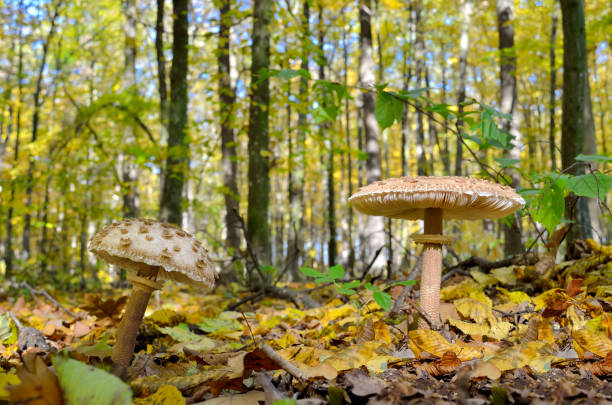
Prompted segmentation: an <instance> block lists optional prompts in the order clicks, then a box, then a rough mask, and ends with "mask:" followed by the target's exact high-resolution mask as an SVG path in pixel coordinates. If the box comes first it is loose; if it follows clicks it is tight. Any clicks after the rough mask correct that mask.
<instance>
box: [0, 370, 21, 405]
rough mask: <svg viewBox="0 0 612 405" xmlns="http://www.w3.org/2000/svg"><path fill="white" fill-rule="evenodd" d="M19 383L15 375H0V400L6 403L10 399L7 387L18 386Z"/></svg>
mask: <svg viewBox="0 0 612 405" xmlns="http://www.w3.org/2000/svg"><path fill="white" fill-rule="evenodd" d="M20 382H21V381H19V377H17V374H11V373H0V400H3V401H8V400H9V399H10V396H9V392H8V390H7V389H6V386H7V385H18V384H19V383H20Z"/></svg>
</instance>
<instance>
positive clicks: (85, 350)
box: [76, 332, 113, 359]
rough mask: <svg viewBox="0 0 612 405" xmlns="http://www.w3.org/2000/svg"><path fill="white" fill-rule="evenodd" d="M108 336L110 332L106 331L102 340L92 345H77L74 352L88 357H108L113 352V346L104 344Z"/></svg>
mask: <svg viewBox="0 0 612 405" xmlns="http://www.w3.org/2000/svg"><path fill="white" fill-rule="evenodd" d="M110 336H111V334H110V332H106V333H105V334H104V336H103V337H102V340H100V341H99V342H98V343H96V344H95V345H92V346H79V347H77V348H76V352H77V353H81V354H84V355H86V356H89V357H98V358H100V359H103V358H105V357H110V356H111V354H113V348H112V347H110V346H109V345H107V344H106V342H107V341H108V339H109V338H110Z"/></svg>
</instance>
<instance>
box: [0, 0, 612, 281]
mask: <svg viewBox="0 0 612 405" xmlns="http://www.w3.org/2000/svg"><path fill="white" fill-rule="evenodd" d="M582 7H585V9H584V14H581V12H580V10H582ZM562 8H564V13H562V12H561V9H562ZM568 10H569V11H568ZM0 13H1V20H2V21H1V24H2V30H1V32H0V49H1V51H0V93H1V94H0V201H1V204H0V241H1V242H2V243H1V245H0V256H1V257H2V261H0V272H2V273H3V274H4V276H5V277H6V278H10V277H17V278H18V279H27V280H43V281H47V282H53V283H56V285H58V286H64V287H68V286H70V285H79V284H80V285H81V286H84V285H85V284H91V285H95V284H97V283H98V282H99V281H100V280H103V279H106V278H107V277H108V275H107V273H106V272H102V271H100V270H101V268H102V267H101V264H97V263H96V260H95V259H94V257H93V256H92V255H89V254H88V253H87V250H86V247H87V241H88V239H89V238H90V237H91V236H92V235H93V233H94V232H95V231H96V230H97V229H99V228H100V227H102V226H104V225H105V224H108V223H109V222H110V221H112V220H113V219H119V218H121V217H134V216H142V217H150V218H160V219H162V220H165V221H169V222H173V223H176V224H178V225H180V226H182V227H183V228H185V229H186V230H187V231H189V232H192V233H194V234H196V235H197V236H198V238H200V239H202V240H203V241H204V242H205V245H206V246H208V247H209V248H210V250H211V255H212V257H213V258H214V259H215V260H216V261H217V262H218V265H219V268H221V269H224V271H225V272H228V273H230V272H235V273H240V272H239V271H234V270H239V269H242V268H243V267H242V266H243V262H244V260H245V258H246V257H247V256H246V253H245V250H246V245H245V242H244V233H243V230H244V229H248V234H249V238H250V244H251V245H252V247H253V249H254V251H255V253H256V255H257V257H258V259H259V261H260V263H261V264H263V265H265V267H264V268H265V270H266V271H269V272H272V273H275V274H276V276H277V277H278V276H279V275H281V274H282V275H283V276H286V277H289V278H291V277H293V278H295V277H299V271H298V268H299V267H300V266H310V267H319V268H321V267H325V266H331V265H333V264H341V265H343V266H344V267H345V268H347V269H351V270H353V271H355V272H357V273H358V272H359V271H362V270H363V269H364V268H366V267H367V266H368V264H369V263H373V264H372V268H371V271H372V274H381V273H385V274H398V273H402V272H406V274H407V272H408V271H409V270H410V266H411V265H412V264H414V262H415V258H416V257H417V255H418V252H417V251H416V249H417V248H416V247H415V245H414V244H413V243H412V242H411V241H410V239H409V236H410V234H412V233H415V232H418V231H419V226H420V224H419V223H417V222H407V221H387V220H385V219H382V218H376V217H365V216H363V215H361V214H358V213H354V212H353V210H352V209H351V207H350V205H349V204H347V198H348V197H349V196H350V195H351V194H352V193H353V192H355V191H356V190H357V189H358V187H359V186H361V185H364V184H367V183H370V182H372V181H375V180H378V179H380V178H386V177H397V176H404V175H407V176H417V175H461V176H476V177H484V178H489V179H492V180H495V181H499V182H502V183H504V184H512V185H513V186H515V187H516V188H518V189H519V190H520V191H521V193H522V194H523V195H524V196H525V197H526V199H527V200H528V201H529V202H532V204H531V207H530V208H528V209H526V210H524V211H523V213H522V216H521V215H517V216H516V217H514V218H510V219H509V220H507V221H505V222H504V221H471V222H470V221H463V222H457V223H451V224H447V225H446V226H445V228H446V232H447V233H448V234H452V235H454V236H456V238H455V242H454V244H453V246H452V249H453V252H457V255H458V256H461V257H466V256H469V255H470V254H474V255H477V256H481V257H487V258H490V259H492V260H493V259H500V258H503V257H505V256H508V255H513V254H517V253H520V252H523V251H525V250H526V249H530V248H531V249H540V250H542V249H544V248H543V243H544V242H545V241H546V238H547V236H546V235H547V234H548V232H550V231H552V230H553V229H554V227H555V226H557V224H559V223H560V222H561V221H562V216H563V215H562V210H563V197H564V196H565V195H566V194H567V192H566V191H564V189H563V188H561V189H560V190H557V189H556V186H554V185H553V186H551V184H553V183H551V179H555V178H559V177H558V175H557V174H556V173H559V172H560V170H566V173H570V174H573V175H581V174H583V173H586V171H588V170H596V169H597V168H599V169H601V170H605V167H604V165H605V164H606V162H609V159H607V158H606V156H609V155H610V148H612V137H610V135H609V132H610V129H609V127H610V123H611V120H612V118H611V115H610V101H611V100H610V92H609V89H610V84H609V83H610V79H609V78H608V75H609V74H610V72H612V60H611V52H610V43H609V40H610V38H612V35H611V34H612V21H611V16H612V10H611V8H610V3H609V2H607V1H604V0H593V1H588V2H586V4H585V3H584V2H582V1H581V0H575V1H570V0H563V1H562V2H561V4H560V3H558V2H556V1H553V0H536V1H522V0H516V1H512V0H498V1H497V2H496V1H471V0H462V1H440V0H406V1H399V0H378V1H370V0H360V1H335V2H334V1H328V0H303V1H302V0H279V1H271V0H254V3H253V2H251V1H247V0H244V1H242V0H241V1H234V0H216V1H213V2H205V1H197V0H196V1H192V2H190V1H188V0H173V1H170V0H168V1H164V0H157V1H156V2H154V1H140V2H137V1H135V0H123V1H119V0H112V1H109V0H99V1H94V2H91V1H88V2H84V1H81V0H41V1H31V0H11V1H8V0H2V1H0ZM564 23H565V26H564ZM585 32H586V36H584V33H585ZM568 38H570V40H571V42H572V43H573V44H574V46H573V48H566V51H565V53H566V55H569V57H568V61H566V62H565V64H568V63H570V64H571V66H565V69H564V40H565V41H566V46H567V44H568ZM581 40H582V42H581ZM567 49H571V52H574V51H576V52H578V53H577V54H575V53H572V54H571V55H570V54H569V53H568V50H567ZM566 74H567V75H570V74H575V76H566ZM564 77H570V78H572V77H573V78H574V79H575V80H574V79H572V80H566V81H565V82H564V80H563V79H564ZM583 79H584V80H583ZM383 84H386V87H383V86H381V85H383ZM376 86H378V87H376ZM391 91H394V92H395V93H391ZM393 94H397V95H400V96H399V99H401V103H400V104H399V105H400V108H398V107H397V106H398V103H397V102H396V101H397V99H392V100H390V99H388V97H393ZM564 97H565V98H566V99H565V100H564ZM473 100H476V101H473ZM385 103H386V104H385ZM566 109H567V114H566V116H565V117H563V119H562V111H563V112H564V113H565V111H566ZM571 114H574V115H571ZM576 114H578V115H576ZM472 117H476V118H472ZM492 123H495V125H494V127H493V129H491V128H485V127H487V126H488V125H489V126H490V125H491V124H492ZM391 124H393V125H391ZM572 131H573V132H572ZM458 134H461V136H458ZM581 153H583V154H585V155H599V162H600V163H599V167H598V166H597V163H593V164H592V165H591V166H590V167H588V166H587V167H585V165H583V164H575V161H574V158H575V157H576V156H577V155H579V154H581ZM595 160H597V159H595ZM591 161H593V159H591ZM600 179H603V180H605V181H607V177H605V178H604V177H600ZM606 184H607V183H606ZM603 186H606V185H605V184H602V187H603ZM606 187H607V186H606ZM606 187H603V189H604V192H603V195H602V194H600V200H602V201H603V202H604V203H605V202H606V199H607V200H608V201H609V197H610V196H609V194H607V195H606V192H605V191H607V189H608V188H606ZM610 187H612V185H611V186H610ZM574 188H576V187H574ZM542 190H547V191H548V192H549V198H548V200H546V199H543V200H545V201H544V202H542V200H540V201H539V202H538V203H533V201H537V199H534V196H537V195H541V192H542ZM550 192H558V193H560V194H554V193H553V194H550ZM539 193H540V194H539ZM596 195H597V194H596ZM581 200H582V199H581ZM574 202H575V201H574ZM547 204H548V205H547ZM559 204H560V206H559ZM581 204H582V203H579V204H575V206H576V207H579V209H578V210H577V211H575V212H573V213H570V214H569V217H568V218H569V219H570V220H572V219H573V220H575V221H576V222H575V223H576V224H581V225H583V228H580V227H574V233H573V234H570V238H584V237H587V236H592V237H594V238H596V239H600V240H602V241H603V242H609V240H610V236H612V232H611V229H610V228H611V226H610V214H609V211H608V210H607V209H606V207H605V206H601V205H598V203H597V199H590V201H587V200H585V201H584V204H583V205H581ZM540 205H545V206H547V207H548V208H550V207H552V208H550V210H549V211H548V214H546V215H544V214H545V213H543V211H544V209H541V210H540V208H541V207H540ZM536 206H537V207H536ZM568 207H570V206H568ZM572 207H573V206H572ZM545 208H546V207H545ZM560 210H561V215H559V212H560ZM566 211H567V212H566V216H567V215H568V212H569V211H570V210H569V209H568V210H566ZM572 215H573V217H572ZM241 218H244V223H241ZM534 218H535V220H534ZM243 228H244V229H243ZM380 248H382V250H381V249H380ZM377 252H379V254H378V256H376V253H377Z"/></svg>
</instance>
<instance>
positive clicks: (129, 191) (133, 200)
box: [121, 0, 140, 218]
mask: <svg viewBox="0 0 612 405" xmlns="http://www.w3.org/2000/svg"><path fill="white" fill-rule="evenodd" d="M123 8H124V9H123V13H124V14H125V24H124V26H123V29H124V35H125V47H124V49H123V57H124V60H123V67H124V73H123V86H124V89H125V91H127V92H128V93H130V94H136V93H137V89H136V3H135V1H134V0H123ZM123 142H124V143H125V145H126V146H128V147H129V146H133V145H135V144H136V134H135V128H134V124H132V123H131V121H130V123H129V124H128V125H127V126H126V128H125V130H124V135H123ZM139 177H140V173H139V170H138V164H136V162H135V159H134V157H133V156H129V155H127V154H122V157H121V178H122V181H121V183H122V184H121V189H122V191H123V210H122V211H123V217H124V218H134V217H137V216H138V211H139V208H140V201H139V193H138V178H139Z"/></svg>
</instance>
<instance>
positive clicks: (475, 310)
mask: <svg viewBox="0 0 612 405" xmlns="http://www.w3.org/2000/svg"><path fill="white" fill-rule="evenodd" d="M454 304H455V308H457V312H459V313H460V314H461V315H462V316H464V317H466V318H470V319H472V320H473V321H474V322H477V323H483V322H485V321H489V320H492V321H496V318H495V315H493V310H492V309H491V306H490V305H487V304H485V303H483V302H481V301H478V300H475V299H473V298H463V299H459V300H456V301H455V302H454Z"/></svg>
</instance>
